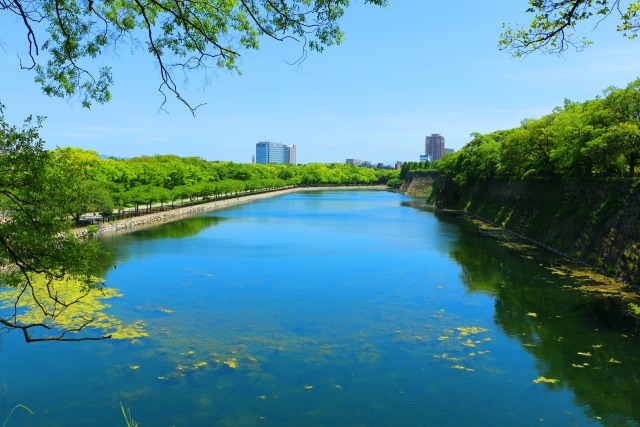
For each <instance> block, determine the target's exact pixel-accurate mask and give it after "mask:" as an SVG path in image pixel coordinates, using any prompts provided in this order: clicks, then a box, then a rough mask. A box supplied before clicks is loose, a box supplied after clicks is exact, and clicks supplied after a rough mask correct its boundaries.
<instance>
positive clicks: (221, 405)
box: [0, 191, 640, 426]
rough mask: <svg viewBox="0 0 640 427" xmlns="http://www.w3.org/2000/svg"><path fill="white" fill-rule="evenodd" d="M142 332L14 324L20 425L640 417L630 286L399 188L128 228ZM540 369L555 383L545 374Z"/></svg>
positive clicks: (127, 265) (10, 399) (125, 258)
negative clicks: (579, 287)
mask: <svg viewBox="0 0 640 427" xmlns="http://www.w3.org/2000/svg"><path fill="white" fill-rule="evenodd" d="M105 244H106V245H107V246H108V247H109V248H110V249H111V250H112V251H114V252H115V253H116V255H117V268H115V269H113V270H111V271H109V272H108V274H107V275H106V279H107V281H108V284H109V285H110V286H113V287H116V288H118V289H119V290H120V291H121V292H122V293H123V294H124V296H123V297H122V298H118V299H114V300H111V301H110V303H111V304H112V307H111V308H110V313H113V314H114V315H116V316H118V317H119V318H121V319H123V320H124V321H126V322H133V321H135V320H139V319H142V320H144V321H145V324H146V330H147V331H148V332H149V334H150V336H149V337H148V338H142V339H139V340H135V341H115V340H111V341H103V342H82V343H44V344H43V343H40V344H29V345H27V344H24V343H22V341H21V337H20V335H19V334H17V333H12V334H9V335H5V336H4V337H3V346H2V352H0V357H1V358H2V362H1V363H2V368H0V382H2V383H3V395H4V415H5V417H6V415H7V414H8V412H9V410H10V409H11V408H13V406H14V405H16V404H18V403H22V404H25V405H27V406H28V407H29V408H31V409H32V410H33V411H34V412H35V415H33V416H31V415H29V414H26V413H25V412H24V411H22V412H17V413H15V414H14V415H13V416H12V418H11V421H10V423H9V425H11V426H21V425H47V426H69V425H73V426H90V425H108V426H116V425H124V420H123V417H122V413H121V410H120V402H122V404H123V405H124V406H125V408H128V409H130V410H131V413H132V416H133V418H134V419H135V420H136V421H137V422H139V423H140V425H141V426H171V425H175V426H263V425H264V426H267V425H278V426H300V425H305V426H389V425H397V426H400V425H402V426H426V425H434V426H441V425H474V426H482V425H487V426H489V425H492V426H493V425H500V424H502V425H524V426H527V425H540V424H547V425H611V426H614V425H638V424H640V405H638V402H640V372H639V371H640V363H639V362H640V344H639V340H638V337H637V334H636V332H635V329H634V328H633V326H632V325H630V324H625V323H621V322H620V320H619V318H618V317H619V316H614V315H611V313H612V312H615V310H618V308H617V306H616V303H615V302H612V301H611V300H607V299H605V300H603V299H601V298H599V297H596V296H594V295H592V294H586V293H583V292H578V291H576V290H575V289H573V288H574V287H575V286H576V284H575V283H574V282H573V279H571V278H569V277H568V276H561V275H558V274H553V272H552V271H550V270H549V269H548V268H546V265H545V262H543V261H541V260H540V259H536V257H533V258H532V259H527V258H526V257H522V256H520V255H518V254H516V253H514V252H513V251H511V250H509V249H508V248H505V247H504V246H501V245H499V244H498V242H496V240H495V239H492V238H490V237H487V236H484V235H482V234H481V233H479V232H478V230H477V229H476V228H474V227H472V226H471V225H470V223H468V222H467V221H465V220H463V219H461V218H456V217H451V216H444V217H438V216H436V215H435V214H433V213H431V212H428V211H425V210H423V209H421V203H419V202H416V201H413V200H412V199H410V198H408V197H405V196H402V195H398V194H395V193H389V192H383V191H335V192H303V193H296V194H289V195H286V196H281V197H275V198H271V199H262V200H258V201H255V202H252V203H250V204H246V205H241V206H237V207H234V208H230V209H226V210H221V211H214V212H208V213H204V214H201V215H198V216H194V217H190V218H185V219H182V220H180V221H177V222H173V223H168V224H164V225H161V226H158V227H155V228H152V229H145V230H140V231H137V232H133V233H129V234H123V235H117V236H111V237H109V238H105ZM536 381H537V382H536Z"/></svg>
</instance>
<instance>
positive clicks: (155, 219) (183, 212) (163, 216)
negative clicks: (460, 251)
mask: <svg viewBox="0 0 640 427" xmlns="http://www.w3.org/2000/svg"><path fill="white" fill-rule="evenodd" d="M386 189H387V187H386V186H384V185H372V186H347V187H297V188H287V189H284V190H277V191H269V192H264V193H256V194H248V195H242V196H238V197H233V198H228V199H223V200H216V201H212V202H211V203H203V204H199V205H193V206H187V207H184V208H178V209H172V210H168V211H163V212H158V213H154V214H149V215H142V216H138V217H135V218H129V219H123V220H120V221H114V222H109V223H105V224H101V225H99V226H98V231H97V233H96V234H109V233H117V232H126V231H131V230H134V229H139V228H142V227H153V226H155V225H158V224H161V223H165V222H170V221H175V220H177V219H180V218H182V217H185V216H189V215H193V214H196V213H199V212H205V211H213V210H218V209H224V208H228V207H231V206H235V205H239V204H242V203H249V202H251V201H253V200H257V199H263V198H266V197H275V196H281V195H283V194H288V193H293V192H298V191H318V190H386ZM76 232H77V233H78V234H84V233H86V232H87V229H86V228H82V229H78V230H77V231H76Z"/></svg>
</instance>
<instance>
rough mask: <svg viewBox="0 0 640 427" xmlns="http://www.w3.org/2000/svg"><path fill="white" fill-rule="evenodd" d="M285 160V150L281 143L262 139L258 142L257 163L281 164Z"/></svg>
mask: <svg viewBox="0 0 640 427" xmlns="http://www.w3.org/2000/svg"><path fill="white" fill-rule="evenodd" d="M283 160H284V150H283V149H282V144H281V143H279V142H267V141H262V142H258V143H257V144H256V163H260V164H263V165H268V164H274V163H275V164H281V163H282V162H283Z"/></svg>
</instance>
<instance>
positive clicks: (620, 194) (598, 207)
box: [407, 174, 640, 287]
mask: <svg viewBox="0 0 640 427" xmlns="http://www.w3.org/2000/svg"><path fill="white" fill-rule="evenodd" d="M416 175H421V174H416ZM422 175H423V176H422V177H418V176H413V177H410V180H411V181H413V180H416V179H417V180H416V184H415V185H413V186H411V185H410V184H407V186H408V188H409V187H413V190H414V192H415V191H418V192H420V191H421V192H423V193H424V192H425V191H426V192H429V190H425V189H420V187H421V186H424V185H431V188H432V189H433V191H434V194H433V195H432V197H431V200H435V201H436V205H437V206H438V207H441V208H449V209H461V210H464V211H466V212H469V213H471V214H473V215H476V216H478V217H480V218H483V219H485V220H488V221H491V222H493V223H496V224H498V225H500V226H502V227H504V228H505V229H507V230H510V231H512V232H515V233H517V234H520V235H521V236H524V237H525V238H527V239H530V240H532V241H534V242H536V243H538V244H541V245H543V246H546V247H548V248H550V249H552V250H554V251H556V252H559V253H560V254H563V255H565V256H568V257H570V258H573V259H577V260H580V261H582V262H584V263H586V264H588V265H590V266H593V267H595V268H597V269H600V270H602V271H603V272H605V273H607V274H609V275H612V276H614V277H617V278H619V279H621V280H623V281H625V282H627V283H630V284H633V285H635V286H636V287H640V179H637V178H634V179H628V178H600V179H599V178H534V179H526V180H508V179H489V180H481V181H478V182H475V183H473V184H471V185H468V186H466V187H465V188H462V189H461V188H459V187H455V186H454V185H453V184H452V183H451V182H446V181H445V180H443V179H441V178H439V177H437V176H434V175H431V176H426V175H425V174H422ZM408 181H409V180H408Z"/></svg>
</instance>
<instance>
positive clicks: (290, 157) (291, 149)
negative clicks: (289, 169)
mask: <svg viewBox="0 0 640 427" xmlns="http://www.w3.org/2000/svg"><path fill="white" fill-rule="evenodd" d="M283 160H284V163H286V164H289V165H295V164H296V144H293V145H285V146H284V159H283Z"/></svg>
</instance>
